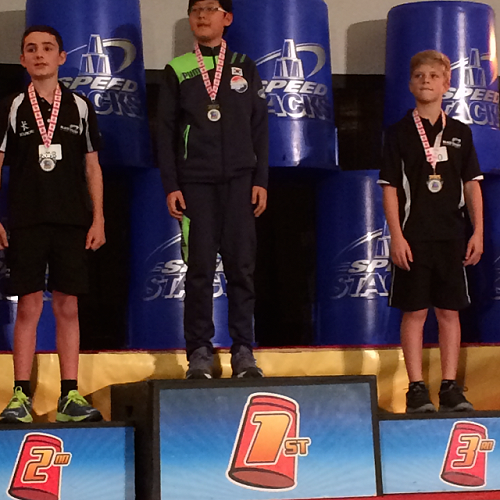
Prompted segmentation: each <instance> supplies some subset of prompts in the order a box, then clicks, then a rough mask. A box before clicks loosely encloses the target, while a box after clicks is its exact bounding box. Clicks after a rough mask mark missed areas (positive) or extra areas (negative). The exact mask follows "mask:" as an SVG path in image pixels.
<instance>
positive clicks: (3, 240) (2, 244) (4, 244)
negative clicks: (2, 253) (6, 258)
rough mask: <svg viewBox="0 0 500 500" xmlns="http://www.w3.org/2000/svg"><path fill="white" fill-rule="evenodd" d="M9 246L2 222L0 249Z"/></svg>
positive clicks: (0, 226)
mask: <svg viewBox="0 0 500 500" xmlns="http://www.w3.org/2000/svg"><path fill="white" fill-rule="evenodd" d="M8 246H9V240H8V239H7V232H6V231H5V228H4V227H3V225H2V224H0V250H4V249H6V248H7V247H8Z"/></svg>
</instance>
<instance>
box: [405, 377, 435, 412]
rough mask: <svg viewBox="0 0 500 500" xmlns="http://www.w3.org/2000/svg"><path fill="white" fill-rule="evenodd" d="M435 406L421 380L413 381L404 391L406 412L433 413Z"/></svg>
mask: <svg viewBox="0 0 500 500" xmlns="http://www.w3.org/2000/svg"><path fill="white" fill-rule="evenodd" d="M435 411H436V407H435V406H434V405H433V404H432V401H431V399H430V398H429V391H428V390H427V387H425V384H424V383H423V382H421V383H413V384H410V385H409V387H408V392H407V393H406V413H435Z"/></svg>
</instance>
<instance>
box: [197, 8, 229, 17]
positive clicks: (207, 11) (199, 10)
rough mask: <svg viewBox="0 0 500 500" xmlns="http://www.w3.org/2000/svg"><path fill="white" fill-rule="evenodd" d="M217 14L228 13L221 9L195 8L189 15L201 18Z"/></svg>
mask: <svg viewBox="0 0 500 500" xmlns="http://www.w3.org/2000/svg"><path fill="white" fill-rule="evenodd" d="M216 12H224V13H225V12H226V11H225V10H224V9H223V8H221V7H193V8H192V9H190V10H189V12H188V14H189V15H190V16H199V15H200V14H207V15H209V16H211V15H212V14H215V13H216Z"/></svg>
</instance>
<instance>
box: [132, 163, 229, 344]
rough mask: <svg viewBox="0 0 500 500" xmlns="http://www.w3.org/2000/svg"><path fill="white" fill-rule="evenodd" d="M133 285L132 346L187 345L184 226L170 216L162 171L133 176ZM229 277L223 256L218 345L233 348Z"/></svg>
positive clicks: (217, 290)
mask: <svg viewBox="0 0 500 500" xmlns="http://www.w3.org/2000/svg"><path fill="white" fill-rule="evenodd" d="M130 180H131V184H132V186H131V210H130V212H131V227H130V237H131V268H130V273H131V281H130V300H129V343H128V347H130V348H133V349H183V348H184V347H185V341H184V330H183V314H184V307H183V301H184V294H185V291H184V281H185V278H186V271H187V266H186V264H184V262H183V260H182V258H181V233H180V228H179V223H178V222H177V221H176V220H175V219H173V218H172V217H170V215H169V213H168V209H167V205H166V199H165V193H164V191H163V187H162V183H161V179H160V172H159V170H157V169H152V170H146V171H135V172H134V173H132V175H131V177H130ZM227 313H228V307H227V295H226V278H225V275H224V269H223V266H222V261H221V260H220V257H219V259H218V262H217V267H216V271H215V279H214V324H215V337H214V339H213V344H214V346H216V347H229V346H230V345H231V338H230V337H229V333H228V329H227V319H228V318H227Z"/></svg>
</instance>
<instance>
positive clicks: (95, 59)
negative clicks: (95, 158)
mask: <svg viewBox="0 0 500 500" xmlns="http://www.w3.org/2000/svg"><path fill="white" fill-rule="evenodd" d="M82 51H85V52H84V53H83V54H82V55H81V56H80V64H79V68H80V71H79V73H78V76H77V77H76V78H73V77H62V78H61V81H62V82H63V83H64V84H65V85H66V86H67V87H68V88H69V89H70V90H74V91H77V92H79V93H81V94H83V95H85V96H87V97H88V99H89V100H90V101H91V102H92V104H93V106H94V108H95V110H96V113H97V114H98V115H111V114H114V115H118V116H124V117H128V118H138V119H144V118H145V116H144V111H143V110H144V109H145V107H144V106H143V105H142V103H141V98H140V96H139V93H138V89H139V84H138V82H137V81H135V80H131V79H128V78H122V77H121V76H119V75H120V73H122V72H123V71H124V70H126V69H127V68H128V67H129V66H131V65H132V64H133V63H134V61H135V60H136V57H137V49H136V47H135V45H134V44H133V43H132V42H131V41H130V40H126V39H124V38H106V39H103V38H102V37H101V35H99V34H92V35H90V40H89V43H88V44H86V45H82V46H80V47H77V48H75V49H73V50H70V51H69V52H68V59H69V58H70V57H78V54H79V53H81V52H82Z"/></svg>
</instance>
